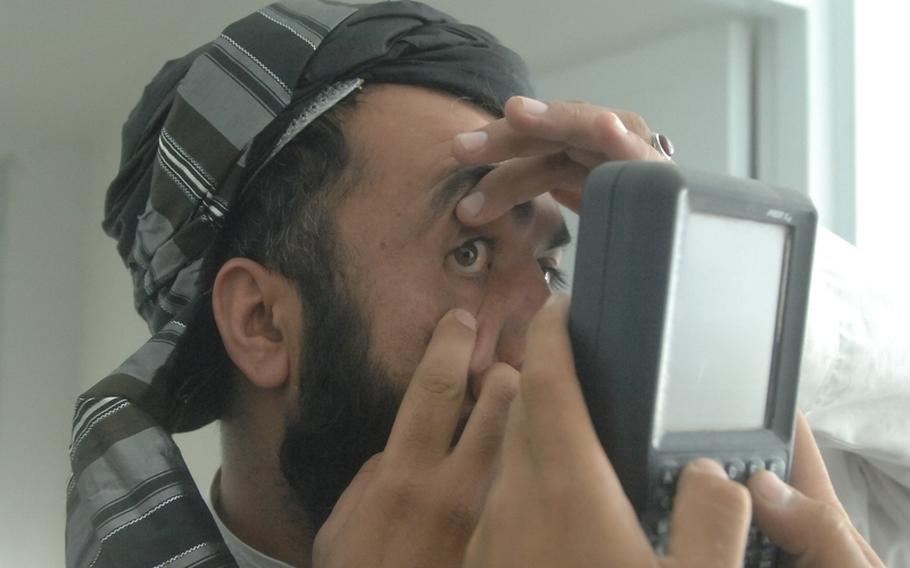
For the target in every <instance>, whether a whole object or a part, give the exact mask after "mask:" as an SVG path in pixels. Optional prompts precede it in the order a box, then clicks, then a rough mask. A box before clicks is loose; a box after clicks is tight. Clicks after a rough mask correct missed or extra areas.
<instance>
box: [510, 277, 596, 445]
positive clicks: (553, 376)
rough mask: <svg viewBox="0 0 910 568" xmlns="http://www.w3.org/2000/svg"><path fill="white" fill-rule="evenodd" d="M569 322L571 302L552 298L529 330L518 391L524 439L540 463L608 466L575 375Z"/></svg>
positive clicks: (557, 295)
mask: <svg viewBox="0 0 910 568" xmlns="http://www.w3.org/2000/svg"><path fill="white" fill-rule="evenodd" d="M568 319H569V297H568V296H566V295H564V294H556V295H554V296H551V297H550V299H549V300H547V303H546V304H545V305H544V307H543V308H542V309H541V310H540V311H539V312H538V313H537V315H536V316H535V317H534V320H533V321H532V322H531V325H530V328H529V330H528V346H527V356H526V358H525V364H524V367H523V370H522V374H521V386H520V389H521V394H520V396H521V400H522V402H523V403H524V406H525V408H526V414H527V421H528V435H529V437H530V439H531V442H532V446H533V450H534V452H535V456H536V457H538V458H544V459H547V460H548V461H552V462H555V463H559V462H561V461H564V460H567V459H568V460H573V459H578V460H581V461H582V462H584V463H592V460H594V461H598V462H599V461H601V460H602V461H606V458H605V456H604V455H603V449H602V448H601V446H600V441H599V440H598V439H597V435H596V434H595V432H594V427H593V425H592V423H591V418H590V415H589V414H588V409H587V406H586V405H585V401H584V397H583V395H582V393H581V387H580V385H579V383H578V377H577V376H576V374H575V361H574V359H573V357H572V346H571V343H570V341H569V331H568Z"/></svg>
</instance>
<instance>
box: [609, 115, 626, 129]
mask: <svg viewBox="0 0 910 568" xmlns="http://www.w3.org/2000/svg"><path fill="white" fill-rule="evenodd" d="M610 114H612V115H613V125H614V126H616V129H617V130H619V131H620V132H622V133H623V134H628V133H629V129H628V128H626V125H625V124H623V123H622V121H621V120H620V119H619V116H618V115H617V114H616V113H610Z"/></svg>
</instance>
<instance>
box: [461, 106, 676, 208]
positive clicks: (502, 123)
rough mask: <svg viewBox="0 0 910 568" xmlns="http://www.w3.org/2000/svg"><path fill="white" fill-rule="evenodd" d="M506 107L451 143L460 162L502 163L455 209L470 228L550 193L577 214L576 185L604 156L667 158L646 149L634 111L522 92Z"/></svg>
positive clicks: (644, 128)
mask: <svg viewBox="0 0 910 568" xmlns="http://www.w3.org/2000/svg"><path fill="white" fill-rule="evenodd" d="M504 110H505V116H504V117H503V118H501V119H499V120H494V121H493V122H491V123H489V124H487V125H486V126H485V127H483V128H481V129H480V130H476V131H474V132H468V133H464V134H459V135H458V136H456V137H455V141H454V142H453V146H452V151H453V154H454V156H455V158H456V159H457V160H459V161H460V162H462V163H464V164H490V163H498V162H503V163H501V164H500V165H499V166H498V167H497V168H496V170H494V171H493V172H491V173H490V174H488V175H487V176H486V177H485V178H484V179H483V180H482V181H481V182H480V183H479V184H478V186H477V189H476V191H474V192H473V193H472V194H471V195H469V196H467V197H466V198H465V199H464V200H462V202H461V203H460V204H459V206H458V208H457V209H456V214H457V215H458V218H459V219H460V220H461V221H462V222H463V223H465V224H468V225H481V224H483V223H487V222H489V221H491V220H493V219H496V218H497V217H499V216H500V215H502V214H503V213H505V212H507V211H508V210H510V209H511V208H512V207H513V206H515V205H517V204H519V203H523V202H525V201H529V200H531V199H532V198H534V197H536V196H537V195H540V194H542V193H546V192H548V191H549V192H550V193H551V194H552V195H553V197H554V198H556V200H557V201H559V202H560V203H562V204H563V205H565V206H566V207H568V208H569V209H571V210H573V211H575V212H576V213H578V210H579V207H580V205H581V190H582V185H583V183H584V180H585V178H586V177H587V175H588V172H590V170H591V169H592V168H594V167H595V166H597V165H600V164H601V163H603V162H606V161H608V160H660V161H664V160H666V158H664V156H663V155H662V154H661V153H660V152H658V151H657V150H655V149H654V148H652V147H651V144H650V142H649V140H650V138H651V130H650V129H649V128H648V125H647V124H646V123H645V121H644V119H642V118H641V117H640V116H638V115H637V114H635V113H632V112H628V111H622V110H612V109H608V108H605V107H600V106H595V105H592V104H588V103H582V102H570V101H556V102H550V103H549V104H546V103H543V102H541V101H537V100H534V99H528V98H525V97H512V98H511V99H509V100H508V101H506V104H505V109H504ZM490 188H496V189H495V190H493V189H490Z"/></svg>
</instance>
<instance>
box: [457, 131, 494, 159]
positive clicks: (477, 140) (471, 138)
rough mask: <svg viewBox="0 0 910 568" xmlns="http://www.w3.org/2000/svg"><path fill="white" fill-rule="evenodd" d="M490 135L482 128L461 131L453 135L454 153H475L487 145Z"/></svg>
mask: <svg viewBox="0 0 910 568" xmlns="http://www.w3.org/2000/svg"><path fill="white" fill-rule="evenodd" d="M489 139H490V135H489V134H487V133H486V132H485V131H483V130H475V131H473V132H462V133H461V134H456V135H455V140H454V142H453V143H454V145H455V150H456V153H462V154H475V153H477V152H479V151H480V150H482V149H483V147H484V146H486V145H487V141H488V140H489Z"/></svg>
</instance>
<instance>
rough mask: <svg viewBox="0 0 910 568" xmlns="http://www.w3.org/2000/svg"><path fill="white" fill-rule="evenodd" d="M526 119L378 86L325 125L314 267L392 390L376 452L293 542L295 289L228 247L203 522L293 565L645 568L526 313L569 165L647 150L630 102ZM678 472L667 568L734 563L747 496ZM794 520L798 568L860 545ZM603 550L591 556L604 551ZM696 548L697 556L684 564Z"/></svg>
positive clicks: (641, 546)
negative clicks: (343, 162) (331, 275)
mask: <svg viewBox="0 0 910 568" xmlns="http://www.w3.org/2000/svg"><path fill="white" fill-rule="evenodd" d="M535 109H536V110H537V111H540V110H541V107H540V105H539V104H537V105H535V103H534V102H533V101H531V102H529V101H528V100H526V99H520V98H515V99H512V100H510V101H509V102H508V103H507V106H506V116H505V118H504V119H501V120H492V117H490V116H489V115H486V114H485V113H483V112H482V111H480V110H478V109H476V108H475V107H473V106H471V105H469V104H467V103H465V102H462V101H456V100H455V99H453V98H451V97H448V96H446V95H443V94H439V93H435V92H432V91H428V90H425V89H420V88H415V87H403V86H378V87H372V88H370V89H368V90H367V91H366V92H365V93H364V94H363V96H362V104H360V105H358V107H357V109H356V110H355V112H354V113H353V114H352V115H351V117H350V118H349V120H347V121H346V123H345V125H344V129H345V133H346V135H347V136H348V139H349V141H350V143H351V144H352V148H353V153H354V156H355V160H360V162H359V167H361V168H362V171H363V172H364V175H363V176H362V178H363V180H365V181H362V182H361V183H359V184H358V185H357V187H355V188H354V189H353V190H352V191H351V193H350V196H349V198H348V199H346V200H345V202H344V203H343V204H342V205H341V207H340V209H339V210H338V212H337V219H336V220H337V227H338V231H339V233H340V239H339V240H340V241H341V243H342V245H343V248H344V250H345V252H346V254H345V255H344V258H343V266H339V267H335V268H336V269H342V270H344V271H345V273H346V274H347V275H349V276H350V281H352V282H357V283H359V285H358V286H357V287H356V288H355V290H354V291H355V295H356V297H357V298H358V299H359V301H360V303H361V307H362V309H363V310H364V311H365V313H367V314H368V315H369V318H370V321H371V324H372V329H371V333H370V335H371V347H370V351H371V353H370V354H371V356H373V357H376V358H377V360H379V361H382V362H383V363H384V364H385V365H386V367H387V368H388V369H390V371H391V376H392V380H393V381H394V382H395V383H396V384H398V385H400V387H401V388H402V389H403V390H405V389H406V392H405V394H404V399H403V402H402V404H401V407H400V409H399V412H398V415H397V418H396V421H395V425H394V427H393V430H392V433H391V436H390V438H389V441H388V444H387V445H386V448H385V450H384V451H383V452H382V453H381V454H379V455H377V456H374V458H373V459H371V460H369V461H368V462H367V463H366V464H365V465H364V466H363V468H362V470H361V471H360V473H359V474H358V475H357V477H355V479H354V481H353V482H352V483H351V485H350V486H349V487H348V489H347V491H345V493H344V494H343V495H342V497H341V499H340V500H339V502H338V503H337V505H336V507H335V510H334V511H333V513H332V515H331V517H330V518H329V520H328V521H327V522H326V524H325V525H324V526H323V527H322V529H321V530H320V532H319V534H318V535H317V537H316V539H315V541H314V542H309V541H308V539H306V538H303V537H301V535H303V534H305V531H304V528H305V527H304V525H303V521H302V520H301V518H300V515H299V514H295V511H293V510H292V509H291V508H289V507H288V506H287V501H288V499H287V495H288V492H287V487H286V484H285V483H284V482H283V480H282V477H281V474H280V469H279V467H278V463H277V448H278V445H279V444H280V441H281V435H282V427H283V425H284V420H285V417H286V416H287V413H288V412H291V411H292V410H293V408H294V405H295V404H296V401H297V399H298V394H299V390H300V388H301V385H299V384H297V378H298V377H300V376H302V373H301V371H302V369H299V368H297V365H298V363H297V362H298V361H299V360H300V357H299V354H300V349H301V346H302V345H305V342H306V337H303V334H302V329H303V326H302V322H301V320H300V318H301V316H300V314H301V311H300V303H299V297H298V295H297V291H296V290H295V288H294V286H293V284H291V283H290V282H288V281H286V280H285V279H284V278H282V277H280V276H278V275H275V274H273V273H270V272H268V271H266V270H265V269H263V268H262V267H261V266H259V265H257V264H256V263H253V262H251V261H248V260H245V259H232V260H231V261H229V262H228V263H226V264H225V266H224V267H223V268H222V270H221V271H220V272H219V275H218V277H217V278H216V282H215V286H214V289H213V307H214V311H215V317H216V322H217V324H218V327H219V331H220V332H221V335H222V339H223V340H224V343H225V346H226V348H227V351H228V354H229V355H230V357H231V358H232V360H233V361H234V362H235V364H236V365H237V367H238V368H239V369H240V370H241V372H242V373H243V374H244V375H245V376H246V377H247V381H246V382H245V383H244V384H243V385H242V386H241V393H240V400H241V409H240V415H241V416H242V417H243V419H242V421H241V423H242V424H243V432H242V435H241V436H240V438H241V442H239V443H237V444H235V445H233V446H230V445H226V446H225V454H224V462H223V467H222V477H221V494H222V501H221V514H222V517H223V518H224V519H225V522H226V523H227V524H228V526H229V527H230V528H231V529H232V530H233V531H234V532H235V534H237V535H238V536H239V537H240V538H241V539H242V540H244V541H245V542H247V543H248V544H250V545H251V546H253V547H255V548H257V549H259V550H261V551H263V552H265V553H266V554H269V555H271V556H273V557H275V558H278V559H281V560H284V561H285V562H288V563H290V564H292V565H295V566H310V565H315V566H321V567H331V566H396V567H401V566H430V565H432V566H461V565H462V562H463V561H465V557H464V555H465V551H466V550H467V553H468V556H467V560H466V565H469V566H492V565H495V566H508V565H510V564H509V562H510V559H511V558H515V559H521V560H522V562H519V563H516V564H514V565H522V566H535V565H540V566H544V565H548V566H549V565H553V562H554V561H556V560H558V562H557V563H558V565H560V566H575V565H577V566H582V565H585V566H587V565H590V562H588V563H586V562H587V561H589V560H590V558H607V559H613V560H616V561H617V565H620V564H619V562H620V561H621V562H624V563H625V564H623V565H636V566H638V565H641V566H654V565H656V564H655V562H656V561H657V560H655V558H654V557H653V554H652V553H651V552H650V549H649V548H648V547H647V545H646V543H645V541H644V535H643V534H642V533H641V531H640V530H639V529H638V525H637V522H636V521H635V518H634V513H633V512H632V511H631V507H630V506H629V505H628V502H626V501H625V499H624V497H623V495H622V492H621V488H619V487H618V483H617V482H616V480H615V476H614V475H613V474H612V470H611V468H610V466H609V461H608V460H607V458H606V456H604V455H603V451H602V450H601V449H600V446H599V444H598V443H597V440H596V436H595V435H594V433H593V429H592V428H591V426H590V419H589V418H587V413H586V411H585V409H584V404H583V401H582V400H581V399H580V392H579V390H578V385H577V378H575V375H574V368H573V367H572V364H571V354H570V352H569V351H568V336H567V330H566V325H565V313H566V301H565V300H558V301H556V302H553V303H551V304H549V305H548V306H547V308H545V309H543V310H540V307H541V305H543V304H544V302H545V301H546V300H547V299H548V298H549V297H550V290H549V287H548V286H547V282H546V280H545V272H546V269H547V267H548V266H550V265H551V263H552V262H553V260H554V258H555V254H554V251H552V250H550V243H551V241H552V237H553V236H554V235H555V234H557V233H558V232H559V226H560V224H561V219H560V218H559V214H558V210H557V208H556V202H555V201H554V198H555V199H556V200H558V201H560V202H561V203H563V204H565V205H568V206H570V207H573V208H577V206H578V203H579V202H580V188H581V181H582V180H583V178H584V175H585V174H586V173H587V171H588V169H589V168H590V167H592V166H594V165H596V164H597V163H600V162H602V161H605V160H608V159H662V158H661V157H660V155H658V154H657V152H656V151H655V150H653V149H652V148H651V147H650V146H649V145H648V144H647V143H646V142H645V140H646V139H647V137H648V135H649V131H648V130H647V125H646V124H645V123H644V121H642V120H641V119H640V117H637V116H636V115H634V114H631V113H623V112H622V111H611V110H609V109H604V108H601V107H594V106H592V105H587V104H584V103H570V102H559V103H551V104H550V105H549V106H546V107H544V108H543V110H542V112H528V111H529V110H532V111H533V110H535ZM625 125H628V127H627V126H625ZM477 132H482V133H483V134H482V135H480V136H476V135H475V136H473V138H472V137H471V136H468V137H465V136H459V134H464V133H475V134H476V133H477ZM478 141H479V142H480V144H478V143H477V142H478ZM494 162H495V163H498V162H502V163H501V164H500V166H499V167H498V168H497V169H496V170H494V171H493V172H492V173H490V174H488V175H487V176H486V177H484V178H483V180H482V181H480V183H478V184H477V186H476V187H475V188H474V192H473V194H472V195H475V194H479V195H482V196H483V197H482V198H480V199H478V198H477V197H474V198H473V203H472V202H471V201H461V202H460V203H458V201H457V199H456V200H453V201H452V202H451V203H450V204H449V205H448V206H447V208H446V209H445V210H444V211H443V212H442V214H441V215H439V216H436V217H433V216H432V215H430V212H431V211H432V209H433V199H432V197H431V196H432V194H433V189H434V188H437V187H439V185H440V183H442V181H443V180H444V179H445V178H446V177H447V176H448V175H449V174H450V173H451V172H452V171H453V170H455V169H457V168H459V167H462V166H465V165H473V164H487V163H494ZM466 189H467V188H466ZM468 199H469V200H470V199H471V197H470V196H469V197H468ZM529 200H530V201H532V202H533V207H532V208H531V211H532V212H533V214H532V215H530V216H528V215H527V214H525V215H524V216H521V215H519V216H516V215H515V213H514V212H515V206H516V205H519V204H522V203H526V202H528V201H529ZM478 201H481V202H482V203H480V204H479V205H480V206H479V207H478ZM456 204H457V205H456ZM519 209H521V207H519ZM527 209H528V208H527V207H526V206H525V207H524V210H525V212H526V213H527ZM521 219H524V221H523V222H520V220H521ZM477 237H484V238H495V240H496V245H495V247H492V248H491V249H490V250H487V251H480V250H479V248H483V247H479V248H478V247H476V246H475V248H474V249H473V252H475V253H477V258H478V259H479V260H477V261H476V262H473V261H472V262H469V263H467V264H468V265H470V267H469V266H467V265H465V264H464V263H459V262H458V259H461V260H464V256H463V254H462V253H463V252H464V246H465V243H466V242H468V241H471V240H472V239H475V238H477ZM487 253H488V254H487ZM484 254H487V255H486V256H484ZM481 260H482V261H481ZM468 268H470V270H468ZM538 312H539V313H538ZM535 314H536V319H535ZM303 317H305V315H304V316H303ZM532 321H534V322H535V323H534V324H533V325H532V323H531V322H532ZM529 326H530V327H531V332H530V334H529V333H528V329H529ZM529 343H530V345H531V347H530V348H528V347H527V346H528V344H529ZM519 393H520V394H519ZM516 396H517V397H518V398H517V403H516V404H515V405H514V407H512V411H511V412H510V410H509V409H510V406H511V405H512V401H513V400H516ZM466 416H468V418H467V424H466V426H465V428H464V432H463V434H462V435H461V436H460V438H459V439H458V440H457V443H456V444H455V445H454V447H453V446H452V440H453V436H454V435H455V433H456V431H457V429H458V427H459V424H460V423H461V422H463V420H464V418H465V417H466ZM810 447H811V448H814V443H812V444H811V445H810ZM502 448H504V450H503V451H502V452H501V451H500V450H501V449H502ZM822 470H823V466H822ZM557 472H559V473H557ZM565 472H568V475H565ZM806 479H807V482H806V483H807V485H805V486H802V487H801V489H802V490H803V492H804V493H806V495H808V497H806V498H805V503H810V504H812V506H816V504H817V503H823V501H822V500H820V493H819V492H821V493H824V492H823V491H822V489H819V487H821V480H820V478H819V476H818V475H812V476H808V477H807V478H806ZM681 483H682V486H681V491H680V494H679V497H678V498H679V499H681V500H684V502H682V503H679V510H678V513H677V514H678V515H681V516H682V519H683V520H684V521H685V522H682V521H681V522H680V524H679V525H678V526H679V527H680V529H679V530H675V531H674V538H675V540H674V543H673V554H674V555H677V554H678V556H675V557H676V558H677V561H675V562H676V563H675V564H674V563H672V562H671V563H668V564H666V565H671V564H672V565H677V566H688V565H692V566H696V565H698V566H702V565H718V566H719V565H732V564H731V563H735V561H736V559H738V558H741V556H742V555H741V549H742V543H743V542H744V539H745V530H746V525H747V523H748V518H749V511H750V507H751V499H750V496H749V494H748V493H747V491H746V489H744V488H743V487H742V486H738V485H736V484H734V483H732V482H729V481H727V480H726V479H724V478H723V477H722V476H720V475H718V472H717V471H716V468H713V466H712V465H711V464H709V463H704V462H698V463H696V464H694V465H693V466H691V467H690V468H687V470H686V471H685V472H684V474H683V481H682V482H681ZM813 484H815V485H813ZM491 487H492V490H491V489H490V488H491ZM488 493H489V495H490V498H489V500H488V499H487V496H488ZM753 493H754V492H753ZM793 494H795V493H793ZM528 495H536V496H537V498H536V499H526V497H527V496H528ZM694 495H698V496H699V498H697V499H696V498H693V497H692V496H694ZM831 497H833V492H832V493H831ZM753 498H755V497H754V496H753ZM717 502H730V503H732V505H733V506H732V510H733V513H731V516H730V517H729V518H726V517H725V518H726V519H727V520H728V521H729V522H725V523H718V522H717V521H716V520H715V521H714V522H713V523H712V522H709V521H706V520H705V519H711V517H710V516H708V515H703V514H701V513H700V508H703V507H705V506H712V504H714V503H717ZM793 502H794V503H795V502H797V501H793ZM800 502H802V501H800ZM835 502H836V500H835ZM756 503H757V505H756V512H757V513H758V514H759V521H760V522H763V523H765V524H766V525H763V526H766V528H767V530H768V533H769V534H775V533H773V532H772V531H773V530H774V527H784V526H786V523H787V522H794V521H793V519H794V518H795V517H794V515H795V513H792V512H791V511H790V510H789V509H786V510H781V509H775V510H770V509H768V510H766V509H762V505H760V504H758V503H759V502H758V501H756ZM580 504H585V506H584V507H581V506H580ZM825 506H827V507H829V508H827V509H824V510H825V511H829V512H830V514H837V515H843V513H842V509H836V508H834V506H833V505H830V504H828V505H825ZM800 510H802V509H800ZM579 511H586V512H587V514H585V515H578V514H577V513H578V512H579ZM762 511H765V513H762ZM768 511H770V512H768ZM762 515H764V516H762ZM838 518H840V517H838ZM843 518H845V517H843ZM843 525H844V523H843V522H841V523H840V524H838V523H831V526H832V527H836V526H843ZM675 526H676V525H675ZM846 526H849V522H846ZM781 530H783V529H781ZM809 532H811V531H806V532H804V533H798V534H797V536H793V535H791V537H792V538H793V539H795V540H794V541H793V542H788V543H787V549H788V550H791V551H793V552H795V553H797V554H799V553H803V554H804V555H805V554H806V553H807V551H808V553H809V556H807V557H806V558H808V560H807V562H808V563H806V564H805V565H812V566H822V565H826V564H824V562H821V563H819V562H820V559H822V557H821V556H819V554H820V552H818V551H819V550H824V549H827V548H834V545H837V546H841V545H842V546H841V547H840V548H837V550H854V548H850V547H851V546H853V547H859V549H861V554H862V555H863V556H862V557H861V558H863V559H866V560H868V561H869V562H872V560H874V558H871V557H869V556H868V554H869V552H868V547H866V548H865V549H862V546H861V544H864V543H861V541H860V543H861V544H860V543H857V542H856V538H857V537H856V535H855V534H854V533H855V531H854V532H853V533H850V532H849V531H847V532H843V531H841V532H836V531H834V529H831V530H829V531H828V532H824V531H822V532H818V531H816V532H813V533H812V534H809ZM604 539H606V540H604ZM813 540H814V541H816V542H815V543H814V544H813V542H810V541H813ZM577 542H581V544H582V546H581V548H580V550H586V551H589V553H590V555H591V556H583V555H581V554H578V555H574V556H568V555H565V556H563V555H561V556H559V558H558V559H555V560H554V559H553V558H550V559H549V562H545V560H547V558H548V557H547V556H546V555H542V556H541V555H540V552H541V551H540V547H541V546H543V545H544V544H548V545H549V546H551V547H552V548H550V549H549V550H550V551H551V552H550V553H551V554H552V551H553V550H557V551H560V550H566V549H567V548H572V547H575V546H576V544H577ZM603 542H609V543H612V546H610V547H606V548H608V550H603V549H604V548H605V547H604V545H603ZM469 543H470V544H469ZM718 543H721V544H718ZM851 543H852V544H851ZM522 545H526V548H521V546H522ZM829 545H830V546H829ZM719 551H720V552H722V554H721V555H720V556H718V554H717V553H718V552H719ZM812 551H815V552H812ZM604 554H606V555H607V556H603V555H604ZM812 554H814V555H815V556H813V555H812ZM598 555H600V556H598ZM707 558H711V559H714V560H712V562H715V563H714V564H699V563H698V562H702V561H705V562H707V560H705V559H707ZM721 560H724V561H727V560H729V562H728V563H727V564H720V563H719V562H720V561H721ZM534 562H537V564H535V563H534ZM661 562H663V561H661ZM857 565H859V564H857ZM873 565H874V564H873Z"/></svg>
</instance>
